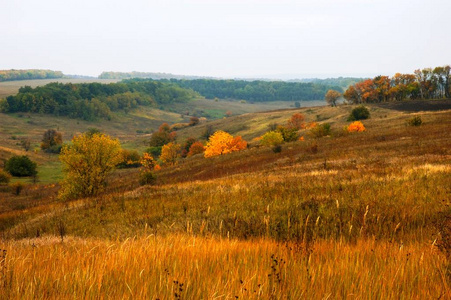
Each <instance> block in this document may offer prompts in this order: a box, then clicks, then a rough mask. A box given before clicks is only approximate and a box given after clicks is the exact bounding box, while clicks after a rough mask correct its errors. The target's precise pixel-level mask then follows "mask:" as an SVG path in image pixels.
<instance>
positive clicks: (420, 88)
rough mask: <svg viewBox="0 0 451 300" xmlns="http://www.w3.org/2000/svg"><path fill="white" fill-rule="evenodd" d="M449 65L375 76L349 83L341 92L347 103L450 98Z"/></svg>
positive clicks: (450, 68) (450, 78) (450, 80)
mask: <svg viewBox="0 0 451 300" xmlns="http://www.w3.org/2000/svg"><path fill="white" fill-rule="evenodd" d="M450 70H451V67H450V66H444V67H436V68H434V69H432V68H426V69H422V70H416V71H415V72H414V74H400V73H397V74H395V75H394V76H393V77H389V76H377V77H375V78H373V79H367V80H364V81H362V82H358V83H356V84H354V85H351V86H350V87H349V88H348V89H347V90H346V92H345V93H344V94H343V96H344V98H345V99H346V100H348V101H349V102H350V103H379V102H389V101H401V100H406V99H443V98H451V85H450V82H451V76H450Z"/></svg>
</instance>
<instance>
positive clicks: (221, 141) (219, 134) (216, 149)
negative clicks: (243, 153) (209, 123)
mask: <svg viewBox="0 0 451 300" xmlns="http://www.w3.org/2000/svg"><path fill="white" fill-rule="evenodd" d="M246 148H247V142H246V141H245V140H243V139H242V138H241V136H237V137H233V136H232V135H230V134H228V133H227V132H224V131H221V130H219V131H216V132H215V133H214V134H213V135H212V136H211V137H210V138H209V140H208V143H207V146H206V148H205V154H204V155H205V157H211V156H217V155H222V154H227V153H231V152H234V151H240V150H243V149H246Z"/></svg>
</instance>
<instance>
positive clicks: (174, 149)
mask: <svg viewBox="0 0 451 300" xmlns="http://www.w3.org/2000/svg"><path fill="white" fill-rule="evenodd" d="M180 149H181V146H180V145H179V144H176V143H169V144H166V145H164V146H163V148H162V149H161V156H160V159H161V160H162V161H163V163H165V164H168V165H171V166H173V165H175V164H176V163H177V159H178V158H179V157H180Z"/></svg>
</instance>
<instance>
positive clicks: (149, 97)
mask: <svg viewBox="0 0 451 300" xmlns="http://www.w3.org/2000/svg"><path fill="white" fill-rule="evenodd" d="M198 96H199V95H198V94H197V93H195V92H193V91H192V90H187V89H183V88H181V87H179V86H178V85H176V84H174V83H170V82H159V81H152V80H139V81H137V80H129V81H123V82H120V83H110V84H101V83H81V84H71V83H66V84H62V83H50V84H47V85H45V86H41V87H36V88H34V89H33V88H31V87H29V86H25V87H22V88H20V89H19V93H18V94H17V95H15V96H9V97H7V98H6V100H5V101H3V103H2V107H1V109H2V111H4V112H36V113H46V114H53V115H58V116H69V117H72V118H81V119H84V120H94V119H97V118H104V119H110V118H111V112H112V111H125V112H128V111H129V110H130V109H132V108H136V107H137V106H139V105H157V104H160V105H165V104H170V103H173V102H184V101H189V100H191V99H194V98H195V97H198Z"/></svg>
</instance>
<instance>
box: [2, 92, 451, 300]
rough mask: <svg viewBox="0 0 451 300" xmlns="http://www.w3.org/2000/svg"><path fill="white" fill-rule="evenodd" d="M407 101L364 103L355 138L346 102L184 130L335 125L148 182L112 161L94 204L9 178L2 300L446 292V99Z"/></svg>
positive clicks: (449, 134) (450, 134) (53, 187)
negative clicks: (302, 121)
mask: <svg viewBox="0 0 451 300" xmlns="http://www.w3.org/2000/svg"><path fill="white" fill-rule="evenodd" d="M436 103H442V106H440V108H439V109H435V108H434V107H435V106H434V105H435V104H436ZM443 103H444V104H443ZM403 105H404V103H403ZM409 107H410V108H414V107H415V103H414V104H412V105H410V106H407V107H401V108H400V107H399V105H398V104H390V105H380V106H378V105H370V106H369V108H370V111H371V118H370V119H368V120H364V121H363V123H364V125H365V127H366V131H365V132H357V133H347V132H345V131H344V130H343V126H345V125H346V124H349V122H347V121H346V118H347V116H348V115H349V112H350V110H351V109H352V108H353V107H352V106H339V107H337V108H335V107H313V108H301V109H290V110H281V111H274V112H266V113H252V114H247V115H242V116H235V117H231V118H227V119H221V120H217V121H213V122H211V123H207V124H200V125H198V126H194V127H190V128H186V129H182V130H180V131H178V135H179V137H180V138H181V139H182V138H183V137H187V136H198V135H199V133H200V132H202V131H203V130H204V129H205V127H206V126H207V125H213V127H214V128H215V129H220V128H221V129H224V130H228V131H231V132H233V134H237V135H242V136H243V137H245V138H246V139H247V140H249V141H252V139H253V138H255V137H257V136H259V135H261V134H262V133H263V132H264V131H266V130H267V128H268V125H269V124H271V123H279V124H281V123H283V122H285V121H286V120H287V119H288V118H289V116H291V115H292V114H293V113H295V112H301V113H303V114H304V115H305V117H306V120H307V121H309V122H310V121H316V122H329V123H331V125H332V134H331V135H330V136H327V137H322V138H314V137H312V136H310V135H309V132H308V130H305V131H304V132H303V136H304V137H305V139H304V141H297V142H293V143H287V144H284V145H283V146H282V151H281V152H280V153H274V152H273V151H272V149H271V148H269V147H261V146H258V145H257V143H256V142H255V141H254V142H251V143H250V144H251V147H250V149H247V150H244V151H240V152H235V153H232V154H229V155H224V156H219V157H213V158H208V159H205V158H203V157H202V156H193V157H191V158H188V159H185V160H183V161H181V162H180V163H179V164H177V165H176V166H172V167H164V168H163V169H162V170H160V171H158V172H157V173H156V175H157V182H156V184H155V185H146V186H140V185H139V183H138V177H139V170H136V169H129V170H118V171H117V172H116V173H115V174H114V176H113V177H112V178H111V179H110V181H109V186H108V188H107V191H106V192H105V194H103V195H101V196H99V197H95V198H90V199H77V200H73V201H70V202H60V201H59V200H58V199H57V192H58V184H57V183H53V182H50V181H49V182H47V183H45V184H44V183H40V184H38V185H32V184H30V185H27V186H25V187H24V190H23V191H22V192H21V193H20V194H19V195H13V194H12V193H11V192H10V190H9V189H5V188H3V189H2V190H0V197H1V198H2V199H3V200H2V201H0V224H1V226H0V237H1V238H0V248H1V249H2V250H5V251H4V252H2V256H1V257H0V286H1V288H0V295H1V296H0V298H11V299H15V298H25V299H29V298H39V299H68V298H83V299H85V298H86V299H91V298H96V299H97V298H105V299H117V298H125V299H347V298H352V299H375V298H376V299H393V298H396V299H432V298H436V299H450V298H451V294H450V279H451V273H450V269H451V267H450V261H449V259H450V254H451V214H450V213H451V212H450V208H449V205H450V201H451V197H450V195H451V184H450V183H451V164H450V163H451V131H450V130H449V128H451V109H450V108H449V101H441V102H434V103H432V104H430V105H429V106H426V107H424V108H423V109H422V110H421V111H418V110H416V111H415V109H410V110H409V109H408V108H409ZM413 116H420V117H421V118H422V120H423V122H424V124H422V125H421V126H408V125H407V123H406V121H407V120H409V119H410V118H412V117H413ZM33 118H34V116H33ZM74 122H75V121H74ZM74 126H75V124H74ZM107 129H108V128H107ZM112 132H113V133H114V131H112ZM131 140H133V139H131ZM133 143H136V140H133V141H132V142H130V144H131V145H132V144H133ZM13 146H14V145H13ZM13 148H14V147H12V148H11V149H13ZM8 149H9V148H8ZM17 151H19V150H17ZM36 155H41V154H39V153H38V154H36ZM44 158H45V157H44ZM52 159H54V158H49V160H52ZM50 169H51V168H50Z"/></svg>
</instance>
